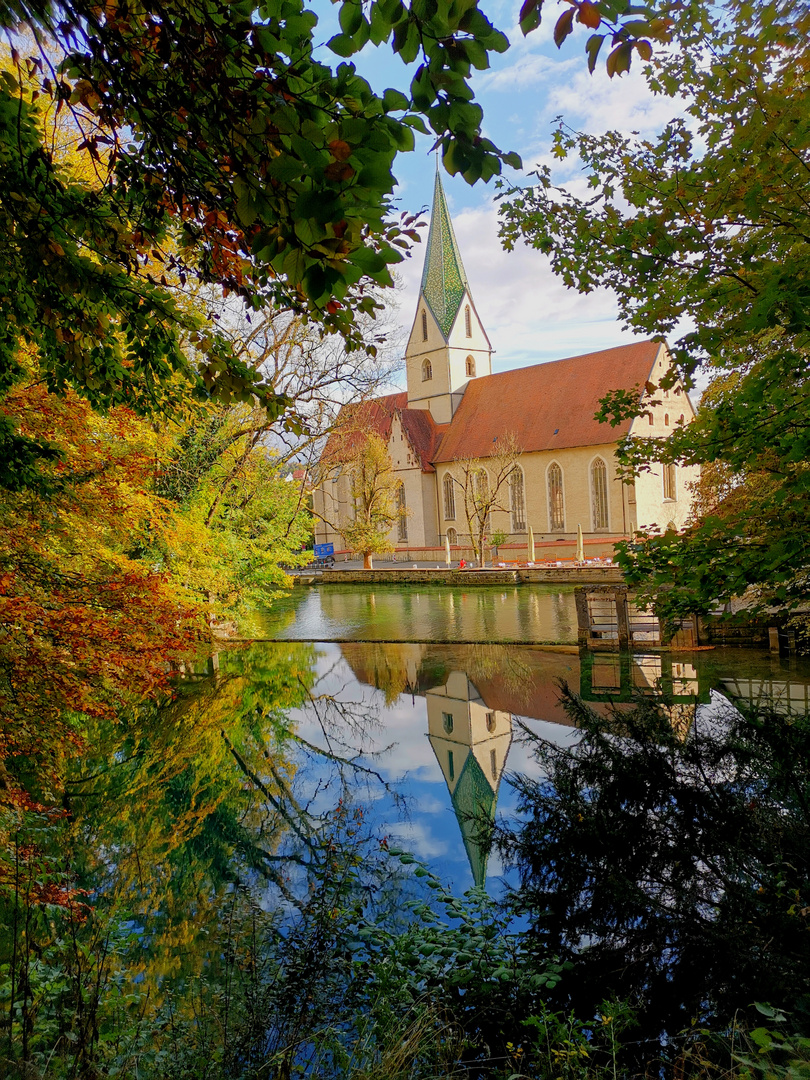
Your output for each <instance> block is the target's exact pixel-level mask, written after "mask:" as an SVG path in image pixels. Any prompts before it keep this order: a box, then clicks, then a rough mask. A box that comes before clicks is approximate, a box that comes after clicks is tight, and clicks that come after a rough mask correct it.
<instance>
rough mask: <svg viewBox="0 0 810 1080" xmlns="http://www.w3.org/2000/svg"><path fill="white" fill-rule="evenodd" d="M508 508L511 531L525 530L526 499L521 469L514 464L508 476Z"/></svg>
mask: <svg viewBox="0 0 810 1080" xmlns="http://www.w3.org/2000/svg"><path fill="white" fill-rule="evenodd" d="M509 509H510V510H511V512H512V532H525V531H526V499H525V496H524V489H523V469H521V467H520V466H519V465H516V466H515V467H514V469H512V473H511V475H510V477H509Z"/></svg>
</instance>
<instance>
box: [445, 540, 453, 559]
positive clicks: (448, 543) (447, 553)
mask: <svg viewBox="0 0 810 1080" xmlns="http://www.w3.org/2000/svg"><path fill="white" fill-rule="evenodd" d="M444 561H445V562H446V563H447V565H448V566H450V564H451V563H452V561H453V560H452V559H451V558H450V537H449V536H445V538H444Z"/></svg>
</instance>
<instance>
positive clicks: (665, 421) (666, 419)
mask: <svg viewBox="0 0 810 1080" xmlns="http://www.w3.org/2000/svg"><path fill="white" fill-rule="evenodd" d="M664 427H669V413H664Z"/></svg>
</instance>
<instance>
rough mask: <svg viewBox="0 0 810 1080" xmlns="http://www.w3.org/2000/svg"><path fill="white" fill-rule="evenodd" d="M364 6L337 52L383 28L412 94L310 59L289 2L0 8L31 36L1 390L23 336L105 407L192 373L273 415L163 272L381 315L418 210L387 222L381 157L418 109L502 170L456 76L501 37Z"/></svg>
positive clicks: (8, 125)
mask: <svg viewBox="0 0 810 1080" xmlns="http://www.w3.org/2000/svg"><path fill="white" fill-rule="evenodd" d="M371 14H372V15H373V19H372V22H373V27H372V25H371V22H369V20H368V18H367V17H366V15H365V14H364V13H363V11H362V9H361V7H360V6H359V5H357V4H355V3H354V2H352V3H345V4H344V5H343V6H342V9H341V29H342V32H341V33H340V34H338V35H336V36H335V37H334V38H333V39H332V41H331V42H330V47H331V49H332V51H333V52H334V53H336V54H337V55H338V56H348V55H350V54H351V53H352V52H353V51H355V50H356V49H359V48H361V47H362V46H363V45H365V44H366V43H367V42H368V41H369V40H372V41H373V42H374V44H377V45H378V44H381V43H382V42H384V41H388V40H391V42H392V48H393V50H394V52H396V53H398V54H399V55H400V56H401V57H402V59H403V60H404V61H405V62H406V63H413V62H414V61H415V60H416V59H417V57H418V56H420V55H421V57H422V59H423V63H422V64H421V66H420V67H419V70H418V72H417V76H416V78H415V85H414V95H415V99H417V98H418V100H415V101H414V102H413V103H412V102H411V101H409V99H408V98H407V97H406V96H405V95H404V94H401V93H399V92H396V91H393V90H387V91H385V92H384V93H383V94H379V95H378V94H376V93H374V91H373V90H372V88H371V87H370V86H369V84H368V83H367V82H366V81H365V80H364V79H362V78H361V77H360V76H359V75H358V74H357V72H356V70H355V68H354V66H353V65H352V64H349V63H339V64H338V65H337V68H336V70H332V69H331V68H330V67H329V66H328V65H326V64H325V63H323V62H321V61H317V60H316V59H315V58H314V56H313V48H314V45H315V42H316V41H317V40H318V38H316V34H317V33H318V32H317V31H316V26H317V22H318V20H317V16H316V15H315V14H314V13H313V12H312V11H310V10H308V9H306V8H305V7H304V5H303V3H301V2H300V0H289V2H288V3H285V4H283V5H282V6H281V7H280V8H276V7H272V8H265V7H263V6H262V5H261V4H254V3H252V2H251V0H246V2H242V3H228V4H225V5H222V4H220V3H218V2H217V0H195V2H194V3H192V4H188V3H186V2H185V0H184V2H183V3H178V2H176V0H171V2H170V3H168V4H162V5H160V7H159V8H155V7H153V6H152V5H151V4H150V3H149V2H147V3H146V4H140V3H136V4H134V5H126V6H124V7H120V6H115V7H113V8H110V7H104V6H103V5H102V6H101V7H99V6H98V5H96V4H95V3H88V2H86V0H76V2H75V3H68V4H67V5H61V6H60V7H59V8H58V9H57V8H54V7H52V5H51V4H50V3H49V2H48V0H36V2H34V3H32V4H28V5H26V6H25V7H24V8H22V9H21V8H19V7H18V6H12V7H8V6H7V5H6V6H4V7H3V8H2V9H0V27H2V28H3V29H5V30H7V31H8V32H9V33H10V35H11V36H12V38H13V40H14V41H15V42H16V43H17V45H18V47H23V48H24V45H21V44H20V42H21V39H23V40H24V39H25V35H26V34H27V35H28V37H27V41H28V42H29V43H30V44H31V47H30V48H28V49H25V51H26V52H27V53H28V54H29V55H27V56H25V57H24V58H23V57H21V56H20V54H19V52H18V50H17V48H15V49H13V50H12V59H13V61H14V65H15V69H14V70H12V71H8V70H7V71H5V72H4V73H3V75H2V78H1V79H0V193H1V194H0V199H2V203H1V204H0V205H1V206H2V215H0V247H1V248H2V252H3V259H2V270H1V271H0V275H1V276H0V296H2V298H3V306H2V308H0V323H1V324H2V327H3V334H2V337H1V338H0V366H1V367H2V372H3V376H2V378H3V382H2V384H0V385H3V386H5V385H8V383H9V381H13V379H14V378H15V371H16V369H15V366H14V356H13V354H14V350H15V348H16V347H17V345H18V343H19V342H20V341H22V342H27V343H30V344H33V345H35V346H36V347H37V348H38V349H39V350H40V353H41V362H42V365H43V373H44V375H45V376H46V378H47V379H48V382H49V386H50V388H51V389H61V388H63V387H65V386H72V387H73V388H74V389H75V390H77V391H78V392H79V393H82V394H84V395H86V396H87V397H88V398H89V399H90V400H91V401H92V402H93V403H94V404H96V405H101V406H103V407H109V406H111V405H115V404H127V405H128V406H129V407H131V408H137V409H140V410H145V411H152V410H154V409H155V408H157V407H159V406H160V405H162V404H167V403H169V402H170V401H171V398H172V393H173V392H174V393H176V390H177V384H178V383H180V384H181V385H182V384H183V383H185V384H186V385H185V391H186V392H187V393H188V392H190V393H192V394H193V395H195V396H197V397H198V398H204V397H205V396H207V395H209V394H211V393H213V394H215V395H216V396H217V397H219V398H220V399H222V400H225V401H229V400H233V399H236V400H247V399H248V398H250V397H251V396H254V395H257V396H258V397H259V398H260V399H261V400H262V401H263V402H264V403H265V404H266V406H267V407H268V408H271V409H274V410H275V411H276V412H281V411H283V409H284V406H285V401H284V399H283V398H279V397H277V396H276V394H275V393H274V391H273V390H272V388H271V387H269V386H267V385H266V384H264V383H263V382H262V381H261V379H259V378H257V376H256V373H255V372H253V371H251V370H250V369H249V368H248V367H246V366H245V365H244V364H243V363H241V362H240V360H239V358H238V357H237V356H235V355H234V353H233V350H232V349H231V348H230V347H229V343H228V341H227V337H226V336H225V335H223V334H222V333H220V332H219V330H218V328H217V327H216V325H212V324H210V323H209V324H206V323H205V321H204V320H200V319H199V318H196V317H194V315H193V314H190V313H189V312H188V311H187V310H184V307H183V305H182V303H179V302H178V299H177V293H176V287H175V286H174V285H173V283H172V278H174V279H175V280H176V281H177V282H179V284H180V285H181V286H182V285H184V284H185V283H186V281H187V279H189V278H196V279H199V280H200V281H202V282H206V283H210V284H213V285H215V286H217V287H218V288H220V289H221V290H223V292H224V294H225V295H228V294H232V295H234V296H237V297H239V298H241V300H242V301H243V302H244V303H245V305H246V306H247V308H248V309H249V310H257V309H260V308H262V307H264V306H272V307H280V308H285V309H289V310H293V311H297V312H300V313H302V314H303V315H304V316H305V317H306V318H308V319H310V320H315V321H316V322H318V323H320V324H321V325H323V327H324V328H325V330H326V331H335V332H339V333H341V334H343V335H344V336H345V337H346V339H347V341H348V342H349V344H350V345H351V344H356V341H357V338H356V335H355V332H354V328H353V325H354V316H355V313H356V312H361V313H371V312H373V311H374V310H375V308H376V307H377V302H376V301H375V299H374V298H373V296H372V295H371V294H370V293H369V292H368V286H369V285H371V284H372V283H376V284H379V285H390V284H391V278H390V273H389V269H388V267H389V266H390V265H391V264H392V263H395V262H397V261H399V260H400V259H401V258H402V248H406V249H407V248H408V247H409V245H410V243H411V242H412V241H413V240H414V239H415V238H416V237H415V233H414V231H413V229H412V227H411V226H412V224H413V221H412V219H403V220H401V221H400V222H399V223H396V222H394V221H392V220H390V215H391V212H392V204H391V193H392V191H393V189H394V185H395V182H396V181H395V177H394V175H393V172H392V165H393V161H394V158H395V155H396V153H397V152H398V151H400V150H409V149H412V147H413V138H414V137H413V131H414V128H418V129H422V130H426V129H425V127H424V121H423V120H422V119H421V117H420V116H419V115H418V113H419V112H420V111H421V112H423V113H425V114H426V115H428V116H429V119H430V122H431V124H432V125H433V126H434V128H435V131H436V134H437V136H438V137H439V138H440V139H441V141H442V144H443V149H444V153H445V158H446V161H447V164H448V167H450V168H452V169H453V171H458V170H461V171H462V172H464V173H465V175H466V177H467V179H468V180H469V181H470V182H472V181H473V180H475V179H478V178H480V177H482V176H484V177H485V178H488V177H490V176H491V175H493V174H494V173H495V172H498V171H499V170H500V167H501V156H502V155H500V153H499V152H498V151H497V149H496V147H495V146H494V144H492V143H491V142H490V141H489V140H487V139H485V138H482V136H481V133H480V122H481V111H480V109H479V107H478V106H477V105H476V104H475V103H474V102H473V101H472V93H471V91H470V90H469V86H468V80H469V76H470V73H471V70H472V68H473V66H475V67H479V68H485V67H486V66H488V63H489V60H488V54H489V51H491V50H496V51H503V49H505V48H506V47H507V41H506V38H505V37H504V36H503V35H502V34H500V33H499V32H498V31H496V30H495V29H494V28H493V27H492V25H491V23H490V22H489V21H488V20H487V19H486V17H485V16H484V15H483V14H482V13H481V12H479V11H478V10H477V9H476V8H475V7H470V8H463V9H459V8H457V7H455V6H454V5H452V4H450V3H449V2H443V3H442V4H441V5H440V6H439V7H438V8H436V9H435V11H434V12H433V13H432V14H420V13H418V12H417V11H412V10H410V9H408V8H406V7H405V6H404V5H402V4H400V3H397V4H394V5H389V4H376V5H375V6H374V10H373V12H371ZM417 91H418V94H417ZM49 109H53V110H55V111H56V112H60V111H63V110H64V111H69V112H70V114H71V116H72V119H73V122H74V124H75V128H76V132H77V145H78V148H79V150H80V151H81V152H83V153H84V154H85V156H86V157H87V158H88V159H90V160H91V161H92V165H93V176H92V181H91V182H86V181H80V180H79V179H78V178H77V177H76V176H75V175H71V174H70V172H69V171H66V170H65V168H64V167H63V166H62V165H61V164H60V163H59V162H58V161H57V160H56V158H55V157H54V154H53V153H52V151H51V147H50V145H49V140H48V138H47V135H46V133H45V131H44V125H43V116H44V114H45V112H46V111H47V110H49ZM506 158H507V159H508V160H510V161H511V162H512V163H513V164H518V162H519V159H518V158H517V157H516V156H515V155H512V156H509V155H507V156H506ZM183 335H185V337H186V339H187V340H188V342H189V343H190V346H191V352H190V353H189V352H187V351H186V350H184V349H183V348H181V344H180V339H181V337H182V336H183ZM170 384H174V385H173V386H172V387H171V389H170ZM5 442H6V447H5V449H6V455H5V456H6V457H7V458H10V459H11V461H10V465H9V468H8V470H7V477H6V482H7V483H11V484H16V485H17V486H19V485H21V484H23V483H26V482H30V481H31V479H32V470H33V469H34V467H35V464H36V460H37V458H38V457H40V456H41V454H40V449H41V448H38V447H36V446H34V445H33V444H30V443H28V442H26V441H25V440H23V439H21V438H20V437H19V436H18V435H15V433H14V432H13V431H11V430H10V429H8V428H7V429H6V431H5Z"/></svg>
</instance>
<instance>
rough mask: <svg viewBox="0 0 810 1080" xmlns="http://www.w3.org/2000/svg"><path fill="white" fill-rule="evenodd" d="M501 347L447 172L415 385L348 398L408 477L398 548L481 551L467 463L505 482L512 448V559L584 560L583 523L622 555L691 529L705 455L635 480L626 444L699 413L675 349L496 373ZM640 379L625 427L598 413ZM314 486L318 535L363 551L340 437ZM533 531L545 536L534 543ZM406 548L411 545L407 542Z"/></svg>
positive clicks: (395, 539) (603, 553) (646, 348)
mask: <svg viewBox="0 0 810 1080" xmlns="http://www.w3.org/2000/svg"><path fill="white" fill-rule="evenodd" d="M492 352H493V349H492V345H491V343H490V340H489V337H488V335H487V332H486V329H485V328H484V325H483V323H482V321H481V318H480V316H479V314H478V311H477V309H476V306H475V302H474V300H473V296H472V291H471V289H470V284H469V282H468V280H467V275H466V273H465V270H464V264H463V262H462V259H461V252H460V250H459V246H458V242H457V240H456V236H455V233H454V230H453V224H452V221H451V219H450V214H449V211H448V208H447V202H446V199H445V195H444V190H443V188H442V184H441V179H440V177H439V175H438V173H437V175H436V185H435V191H434V198H433V209H432V215H431V222H430V230H429V233H428V240H427V248H426V251H425V262H424V269H423V273H422V282H421V287H420V291H419V299H418V303H417V306H416V314H415V317H414V321H413V325H412V327H411V332H410V337H409V339H408V344H407V348H406V351H405V367H406V381H407V390H405V391H402V392H401V393H396V394H389V395H387V396H385V397H380V398H374V399H372V400H370V401H367V402H363V403H362V404H361V405H353V406H348V407H347V409H346V410H344V411H347V410H348V411H350V412H351V415H352V419H353V422H354V424H356V425H358V426H359V427H360V428H362V429H363V430H373V431H376V432H377V433H378V434H379V435H380V436H381V437H382V439H383V441H384V442H385V443H386V444H387V446H388V449H389V452H390V455H391V459H392V462H393V465H394V469H395V470H396V473H397V476H398V479H399V481H400V483H399V489H398V490H399V506H400V508H401V511H402V512H401V516H400V517H399V518H398V519H397V521H396V522H395V523H394V525H393V527H392V531H391V537H390V539H391V543H392V545H393V547H394V549H395V555H394V558H397V557H400V558H404V559H417V558H423V559H431V558H435V559H437V560H439V559H441V560H442V561H443V559H444V551H445V547H446V543H447V542H449V544H450V546H451V548H452V549H453V555H454V557H456V558H458V557H465V558H467V557H469V552H470V551H471V546H470V545H471V540H470V535H469V525H468V522H467V514H466V513H465V507H464V505H463V503H464V500H463V498H462V497H461V493H462V489H463V488H464V486H465V484H464V478H463V475H462V474H469V471H470V469H471V468H472V469H473V470H474V475H475V482H476V483H479V484H483V485H484V486H485V487H486V485H487V484H489V485H491V488H490V490H492V485H494V484H496V483H497V482H498V481H497V480H496V477H495V470H497V468H498V463H499V462H502V461H503V460H504V458H503V452H504V447H505V446H508V447H510V448H511V455H512V460H511V461H510V464H509V466H508V469H509V476H508V482H506V483H503V487H502V491H500V492H499V494H498V497H497V499H495V500H494V502H493V506H492V509H491V513H490V514H489V518H488V522H487V526H488V530H489V532H490V534H492V533H502V534H504V535H505V536H506V541H505V543H503V544H502V545H501V546H500V553H501V556H502V557H503V558H506V559H509V560H514V561H524V560H526V559H527V558H529V557H531V556H530V550H531V548H533V551H534V552H536V556H535V557H536V558H538V559H544V558H554V557H555V556H556V557H558V558H571V557H572V556H573V555H574V553H575V551H576V543H577V536H578V530H580V529H581V532H582V535H583V539H584V553H585V557H586V558H589V557H591V556H599V557H609V556H611V555H612V553H613V545H614V543H615V542H617V541H618V540H621V539H625V538H628V537H630V536H632V535H633V534H634V533H636V532H638V531H643V532H652V531H663V530H665V529H668V528H675V529H681V528H683V526H684V525H685V523H686V521H687V519H688V517H689V511H690V506H691V503H692V497H691V490H690V485H691V482H692V481H694V480H696V479H697V470H696V469H695V468H694V467H681V466H677V465H663V466H659V467H658V468H657V469H656V468H653V469H652V470H651V471H649V472H646V473H642V474H641V475H640V476H638V477H637V478H636V480H635V483H633V484H631V485H627V484H622V483H621V481H620V480H619V478H618V472H617V465H616V445H617V442H618V440H619V439H621V438H623V437H624V436H626V435H630V436H632V437H638V438H650V437H657V438H665V437H666V436H668V435H669V434H671V433H672V431H673V429H674V428H675V427H676V426H678V425H682V424H688V423H690V422H691V421H692V420H693V419H694V416H695V413H694V410H693V407H692V404H691V402H690V400H689V396H688V394H687V393H686V390H685V389H684V387H683V386H682V384H681V383H680V382H676V383H675V385H674V386H672V387H671V388H669V389H662V388H661V387H660V382H661V379H662V377H663V376H664V374H665V373H666V372H667V371H668V370H669V367H670V360H669V354H668V352H667V347H666V345H665V344H664V343H662V342H658V341H638V342H633V343H631V344H628V345H620V346H617V347H615V348H609V349H604V350H601V351H599V352H593V353H588V354H586V355H584V356H574V357H569V358H567V359H563V360H557V361H552V362H548V363H542V364H535V365H532V366H529V367H523V368H515V369H512V370H509V371H501V372H493V370H492ZM619 389H621V390H627V391H632V390H637V392H638V393H639V394H640V395H641V400H642V404H643V405H644V408H645V411H644V413H643V414H642V415H641V416H638V417H636V418H635V419H632V420H627V421H625V422H623V423H622V424H620V425H618V426H616V427H611V426H610V425H609V424H602V423H599V422H598V421H597V420H596V419H595V414H596V413H597V411H598V410H599V407H600V404H599V402H600V399H601V398H602V397H604V395H605V394H606V393H608V391H611V390H619ZM323 462H324V463H325V467H323V468H322V470H321V476H320V482H319V484H318V486H317V487H316V489H315V490H314V492H313V508H314V511H315V515H316V526H315V542H316V543H332V544H334V548H335V552H336V554H338V555H339V554H340V553H341V552H343V553H346V554H347V555H348V554H349V552H348V551H347V549H346V545H345V543H344V541H343V538H342V536H341V535H340V525H341V523H346V522H347V521H350V520H352V516H353V515H352V510H353V503H352V497H351V485H350V479H349V476H348V473H347V470H346V469H345V468H342V467H341V464H340V461H339V460H338V458H337V457H336V456H335V455H334V453H332V454H331V456H330V445H329V443H327V447H326V450H325V452H324V455H323ZM530 537H531V540H532V541H533V544H532V545H531V548H530ZM397 553H398V554H397Z"/></svg>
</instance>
